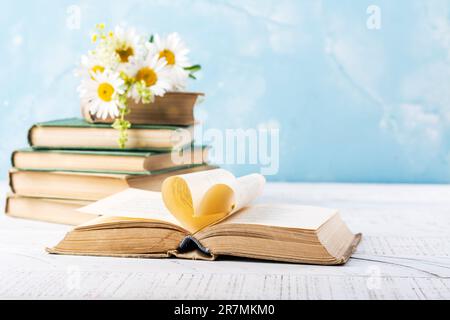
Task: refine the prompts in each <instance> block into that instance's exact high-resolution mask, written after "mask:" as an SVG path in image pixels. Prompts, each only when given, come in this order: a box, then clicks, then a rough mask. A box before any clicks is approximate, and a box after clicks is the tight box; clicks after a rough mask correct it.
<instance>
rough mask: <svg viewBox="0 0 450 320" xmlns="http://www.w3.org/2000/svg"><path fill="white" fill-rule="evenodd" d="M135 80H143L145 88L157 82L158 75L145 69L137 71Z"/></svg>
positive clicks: (149, 69) (151, 70)
mask: <svg viewBox="0 0 450 320" xmlns="http://www.w3.org/2000/svg"><path fill="white" fill-rule="evenodd" d="M136 80H137V81H142V80H144V82H145V84H146V86H147V87H151V86H153V85H154V84H155V83H156V82H157V81H158V75H157V74H156V72H155V71H154V70H153V69H151V68H148V67H145V68H142V69H141V70H139V71H138V73H137V75H136Z"/></svg>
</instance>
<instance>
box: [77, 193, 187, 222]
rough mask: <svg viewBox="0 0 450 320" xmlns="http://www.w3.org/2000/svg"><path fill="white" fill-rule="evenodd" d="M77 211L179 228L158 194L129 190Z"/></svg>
mask: <svg viewBox="0 0 450 320" xmlns="http://www.w3.org/2000/svg"><path fill="white" fill-rule="evenodd" d="M78 211H80V212H84V213H91V214H96V215H102V216H110V217H126V218H140V219H152V220H158V221H163V222H168V223H171V224H174V225H177V226H180V223H179V222H178V221H177V219H175V217H174V216H173V215H172V214H171V213H170V212H169V210H167V208H166V206H165V205H164V202H163V200H162V196H161V193H160V192H152V191H145V190H140V189H133V188H129V189H127V190H124V191H122V192H119V193H116V194H114V195H112V196H110V197H107V198H105V199H102V200H99V201H97V202H94V203H92V204H90V205H88V206H86V207H83V208H80V209H78Z"/></svg>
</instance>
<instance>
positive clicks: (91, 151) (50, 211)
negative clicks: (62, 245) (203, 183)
mask: <svg viewBox="0 0 450 320" xmlns="http://www.w3.org/2000/svg"><path fill="white" fill-rule="evenodd" d="M194 105H195V103H194V104H192V108H191V109H193V106H194ZM147 108H148V109H149V110H152V112H153V113H154V110H155V108H153V109H151V106H147ZM165 110H169V108H167V109H165ZM191 113H193V112H191ZM177 117H178V118H177ZM177 117H175V116H172V117H171V116H170V114H167V113H166V114H165V116H164V119H163V121H162V120H161V118H162V117H161V116H160V117H158V114H152V116H151V117H149V118H148V119H147V122H148V124H142V123H140V124H134V123H133V126H132V128H130V129H129V130H128V142H127V144H126V149H119V148H118V143H117V139H118V132H117V130H115V129H113V128H112V127H111V124H110V123H109V124H108V123H91V121H90V119H88V118H86V117H85V119H78V118H73V119H63V120H55V121H49V122H44V123H37V124H35V125H34V126H32V127H31V129H30V130H29V133H28V140H29V145H30V148H27V149H22V150H17V151H14V152H13V154H12V165H13V168H12V169H11V171H10V174H9V178H10V187H11V191H12V193H11V194H9V195H8V196H7V200H6V209H5V212H6V214H7V215H9V216H14V217H19V218H26V219H35V220H43V221H49V222H54V223H63V224H71V225H78V224H80V223H84V222H86V221H88V220H90V219H92V218H94V217H95V216H92V215H89V214H86V213H81V212H79V211H77V209H78V208H80V207H82V206H85V205H87V204H89V203H91V202H93V201H97V200H99V199H102V198H105V197H107V196H109V195H112V194H114V193H117V192H120V191H122V190H124V189H127V188H129V187H133V188H138V189H144V190H150V191H160V188H161V184H162V182H163V181H164V180H165V179H166V178H167V177H169V176H172V175H179V174H184V173H190V172H196V171H204V170H210V169H212V168H215V167H214V166H210V165H209V164H208V148H207V147H206V146H195V145H194V141H193V126H194V123H195V121H194V119H193V117H192V116H190V117H187V118H186V117H184V118H183V117H181V118H180V116H179V114H178V115H177ZM139 119H140V120H141V121H142V119H145V114H144V115H141V117H140V118H139ZM161 122H165V123H171V125H168V124H161Z"/></svg>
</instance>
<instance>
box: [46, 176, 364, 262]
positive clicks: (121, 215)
mask: <svg viewBox="0 0 450 320" xmlns="http://www.w3.org/2000/svg"><path fill="white" fill-rule="evenodd" d="M264 184H265V179H264V177H263V176H261V175H259V174H252V175H249V176H244V177H241V178H235V177H234V176H233V175H232V174H231V173H230V172H228V171H226V170H223V169H217V170H211V171H206V172H197V173H191V174H186V175H180V176H173V177H170V178H168V179H166V180H165V181H164V183H163V186H162V192H161V193H159V192H151V191H145V190H138V189H132V188H131V189H127V190H125V191H123V192H120V193H118V194H115V195H113V196H110V197H108V198H106V199H103V200H100V201H98V202H95V203H93V204H90V205H88V206H86V207H84V208H81V209H80V210H81V211H82V212H84V213H90V214H96V215H102V217H100V218H97V219H95V220H92V221H90V222H88V223H86V224H83V225H80V226H78V227H76V228H75V229H74V230H73V231H71V232H69V233H68V234H67V235H66V237H65V238H64V239H63V240H62V241H61V242H60V243H59V244H58V245H57V246H55V247H53V248H50V249H47V251H48V252H50V253H55V254H71V255H94V256H119V257H141V258H151V257H171V256H175V257H179V258H191V259H208V260H214V259H216V258H217V257H218V256H221V255H228V256H238V257H247V258H255V259H265V260H275V261H285V262H294V263H310V264H329V265H335V264H343V263H345V262H347V260H348V259H349V257H350V255H351V254H352V253H353V251H354V250H355V248H356V246H357V245H358V243H359V241H360V239H361V235H360V234H358V235H354V234H353V233H352V232H350V230H349V229H348V228H347V226H346V225H345V224H344V222H343V221H342V220H341V218H340V216H339V214H338V212H337V211H336V210H332V209H326V208H317V207H307V206H294V205H275V204H258V205H254V206H251V205H250V204H251V202H252V201H253V200H255V199H256V198H257V197H258V195H259V194H260V193H261V192H262V190H263V188H264Z"/></svg>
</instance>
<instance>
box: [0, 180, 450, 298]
mask: <svg viewBox="0 0 450 320" xmlns="http://www.w3.org/2000/svg"><path fill="white" fill-rule="evenodd" d="M6 188H7V187H6V183H3V184H2V185H1V192H2V195H4V194H5V193H6V190H7V189H6ZM259 202H278V203H295V204H307V205H319V206H327V207H333V208H338V209H339V210H340V212H341V215H342V217H343V218H344V220H345V221H346V222H347V224H348V225H349V227H350V228H351V229H352V230H353V231H354V232H362V233H363V235H364V236H363V241H362V243H361V245H360V247H359V248H358V250H357V252H356V254H355V255H354V256H353V258H352V259H351V260H350V261H349V262H348V263H347V264H346V265H345V266H339V267H328V266H308V265H293V264H284V263H272V262H261V261H250V260H239V259H222V260H220V261H215V262H206V261H186V260H176V259H168V260H136V259H115V258H95V257H72V256H54V255H49V254H47V253H45V251H44V248H45V247H46V246H52V245H54V244H55V243H57V242H58V241H59V240H60V239H61V238H62V237H63V236H64V234H65V233H66V232H67V231H68V230H69V229H70V227H67V226H61V225H53V224H47V223H41V222H33V221H26V220H18V219H12V218H7V217H5V216H3V215H2V216H1V217H0V261H1V263H0V298H6V299H8V298H22V299H36V298H39V299H47V298H56V299H65V298H67V299H73V298H85V299H86V298H87V299H102V298H103V299H105V298H106V299H133V298H138V299H199V298H203V299H450V256H449V255H450V186H447V185H362V184H269V185H268V186H267V187H266V190H265V192H264V195H263V197H262V198H261V199H260V200H259Z"/></svg>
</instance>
